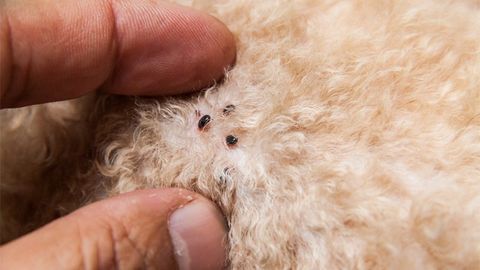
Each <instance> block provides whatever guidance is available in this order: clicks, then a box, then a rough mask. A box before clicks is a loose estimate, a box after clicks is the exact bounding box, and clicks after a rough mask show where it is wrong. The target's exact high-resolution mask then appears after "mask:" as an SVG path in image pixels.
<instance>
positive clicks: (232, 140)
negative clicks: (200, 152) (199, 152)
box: [225, 135, 238, 145]
mask: <svg viewBox="0 0 480 270" xmlns="http://www.w3.org/2000/svg"><path fill="white" fill-rule="evenodd" d="M225 142H227V144H228V145H235V144H237V142H238V138H237V137H235V136H233V135H228V136H227V137H226V138H225Z"/></svg>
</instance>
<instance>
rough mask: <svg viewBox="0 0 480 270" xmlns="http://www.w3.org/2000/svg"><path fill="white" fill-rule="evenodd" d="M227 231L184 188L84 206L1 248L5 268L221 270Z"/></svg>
mask: <svg viewBox="0 0 480 270" xmlns="http://www.w3.org/2000/svg"><path fill="white" fill-rule="evenodd" d="M225 256H226V225H225V221H224V219H223V217H222V215H221V213H220V211H219V210H218V209H217V207H216V206H215V204H213V203H212V202H210V201H208V200H207V199H205V198H203V197H202V196H200V195H198V194H196V193H193V192H190V191H186V190H182V189H155V190H142V191H135V192H131V193H126V194H123V195H120V196H117V197H113V198H110V199H106V200H103V201H100V202H96V203H93V204H91V205H88V206H86V207H83V208H81V209H79V210H77V211H75V212H73V213H71V214H70V215H67V216H65V217H62V218H60V219H57V220H56V221H54V222H52V223H50V224H48V225H46V226H44V227H42V228H41V229H39V230H37V231H34V232H32V233H30V234H28V235H26V236H24V237H22V238H20V239H18V240H15V241H13V242H11V243H9V244H7V245H5V246H3V247H1V248H0V266H1V268H4V269H32V268H35V269H138V268H149V269H172V268H175V267H178V268H180V269H221V268H223V267H224V266H225V262H226V258H225Z"/></svg>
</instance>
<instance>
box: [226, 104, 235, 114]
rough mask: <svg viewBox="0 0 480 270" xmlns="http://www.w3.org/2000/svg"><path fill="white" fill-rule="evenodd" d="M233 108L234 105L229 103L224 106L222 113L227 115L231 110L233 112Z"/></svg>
mask: <svg viewBox="0 0 480 270" xmlns="http://www.w3.org/2000/svg"><path fill="white" fill-rule="evenodd" d="M234 110H235V105H233V104H230V105H227V106H225V108H224V109H223V115H229V114H230V113H231V112H233V111H234Z"/></svg>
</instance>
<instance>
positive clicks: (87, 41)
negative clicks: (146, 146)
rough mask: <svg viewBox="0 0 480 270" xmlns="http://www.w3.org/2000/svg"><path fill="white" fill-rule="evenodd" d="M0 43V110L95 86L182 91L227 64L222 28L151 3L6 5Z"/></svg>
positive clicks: (66, 0)
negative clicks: (0, 108)
mask: <svg viewBox="0 0 480 270" xmlns="http://www.w3.org/2000/svg"><path fill="white" fill-rule="evenodd" d="M0 42H1V43H0V60H1V62H2V63H1V64H0V68H1V70H0V94H1V98H0V104H1V106H2V107H13V106H23V105H29V104H34V103H40V102H47V101H55V100H63V99H69V98H74V97H78V96H81V95H84V94H86V93H87V92H89V91H93V90H96V89H99V88H101V89H102V90H103V91H106V92H109V93H114V94H126V95H167V94H168V95H170V94H176V93H183V92H185V91H191V90H193V89H199V88H201V87H204V86H206V85H209V84H211V83H213V82H214V80H215V79H218V78H219V77H221V76H222V74H223V72H224V69H225V68H226V67H227V66H228V65H230V64H232V62H233V61H234V58H235V44H234V40H233V36H232V34H231V33H230V32H229V31H228V29H227V28H226V27H225V25H223V24H222V23H221V22H219V21H218V20H216V19H215V18H213V17H211V16H209V15H206V14H203V13H201V12H198V11H195V10H192V9H189V8H186V7H182V6H178V5H174V4H171V3H166V2H162V1H159V0H154V1H151V0H123V1H111V0H82V1H78V0H63V1H56V0H37V1H29V0H6V2H5V3H3V6H2V5H1V4H0Z"/></svg>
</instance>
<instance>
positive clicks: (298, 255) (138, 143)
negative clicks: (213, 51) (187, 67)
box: [0, 0, 480, 269]
mask: <svg viewBox="0 0 480 270" xmlns="http://www.w3.org/2000/svg"><path fill="white" fill-rule="evenodd" d="M179 2H181V3H183V4H188V5H192V6H194V7H196V8H198V9H202V10H205V11H207V12H209V13H211V14H213V15H214V16H216V17H218V18H219V19H221V20H222V21H224V22H225V23H226V24H227V26H228V27H229V28H230V29H231V30H232V31H233V33H234V34H235V36H236V38H237V46H238V56H237V59H238V60H237V63H236V66H235V67H234V68H233V69H232V70H231V71H228V72H227V73H226V79H225V81H224V82H222V83H219V84H217V85H216V86H214V87H212V88H211V89H207V90H206V91H204V92H203V93H202V94H200V95H195V96H193V97H192V96H189V97H176V98H163V99H141V98H128V97H111V96H110V97H109V96H95V97H86V98H83V99H80V100H75V101H68V102H63V103H56V104H49V105H43V106H36V107H31V108H23V109H20V110H8V111H4V112H2V114H1V115H0V117H2V118H1V121H2V131H1V132H2V134H1V135H2V136H1V139H2V140H1V154H2V158H1V165H2V168H1V171H2V175H1V176H2V181H1V191H2V197H1V199H2V205H1V206H2V220H1V226H2V227H1V230H2V232H3V239H4V240H7V239H9V238H11V237H15V236H17V235H18V234H21V233H23V232H25V231H27V230H29V229H33V228H34V227H35V226H38V225H39V224H41V223H43V222H46V221H48V220H50V219H52V218H54V217H55V216H58V215H62V214H65V213H67V212H69V211H71V210H73V209H75V208H78V207H80V206H81V205H83V204H85V203H88V202H90V201H93V200H98V199H101V198H103V197H107V196H112V195H115V194H118V193H122V192H127V191H131V190H135V189H141V188H151V187H172V186H174V187H183V188H187V189H191V190H195V191H197V192H200V193H201V194H203V195H205V196H207V197H209V198H211V199H212V200H214V201H215V202H217V204H218V205H219V207H220V208H221V209H222V211H223V212H224V214H225V216H226V218H227V220H228V224H229V229H230V233H229V247H230V251H229V264H230V266H231V268H232V269H254V268H258V269H292V268H293V269H479V267H480V4H479V1H421V0H418V1H400V0H399V1H393V0H392V1H387V0H384V1H380V0H375V1H374V0H371V1H370V0H368V1H360V0H358V1H333V0H332V1H318V0H296V1H289V0H268V1H255V0H242V1H236V0H222V1H213V0H199V1H195V0H194V1H179ZM230 104H232V105H234V106H235V109H234V110H233V111H232V112H230V113H224V111H223V110H224V108H225V107H226V106H227V105H230ZM85 111H89V112H90V114H89V116H88V117H80V115H87V114H85V113H83V114H82V113H81V112H85ZM205 114H208V115H210V116H211V118H212V120H211V122H210V123H209V124H208V125H207V127H206V128H205V129H203V130H200V129H199V128H198V126H197V123H198V120H199V119H200V117H201V116H202V115H205ZM227 135H235V136H236V137H237V138H238V143H237V144H236V145H234V146H229V145H227V144H226V143H225V137H226V136H227ZM19 202H22V203H19ZM34 213H36V214H34ZM32 217H34V218H32ZM5 232H8V233H5Z"/></svg>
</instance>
